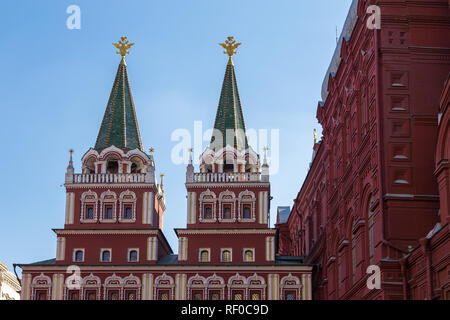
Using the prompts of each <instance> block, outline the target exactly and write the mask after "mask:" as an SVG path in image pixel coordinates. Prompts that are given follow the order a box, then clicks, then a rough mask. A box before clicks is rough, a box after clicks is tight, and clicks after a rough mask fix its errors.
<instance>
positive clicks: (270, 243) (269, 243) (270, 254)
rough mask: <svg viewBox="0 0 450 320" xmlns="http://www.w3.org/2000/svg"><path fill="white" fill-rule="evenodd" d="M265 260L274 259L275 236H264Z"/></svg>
mask: <svg viewBox="0 0 450 320" xmlns="http://www.w3.org/2000/svg"><path fill="white" fill-rule="evenodd" d="M266 261H275V237H266Z"/></svg>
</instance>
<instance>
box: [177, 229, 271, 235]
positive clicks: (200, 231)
mask: <svg viewBox="0 0 450 320" xmlns="http://www.w3.org/2000/svg"><path fill="white" fill-rule="evenodd" d="M276 232H277V231H276V229H184V230H180V229H177V230H176V233H177V234H179V235H189V234H266V235H267V234H268V235H275V234H276Z"/></svg>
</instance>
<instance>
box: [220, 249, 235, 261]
mask: <svg viewBox="0 0 450 320" xmlns="http://www.w3.org/2000/svg"><path fill="white" fill-rule="evenodd" d="M232 252H233V251H232V249H231V248H227V249H220V261H221V262H231V261H233V257H232Z"/></svg>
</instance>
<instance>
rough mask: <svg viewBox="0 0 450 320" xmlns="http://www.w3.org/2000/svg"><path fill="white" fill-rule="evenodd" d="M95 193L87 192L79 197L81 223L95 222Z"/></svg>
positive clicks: (96, 197)
mask: <svg viewBox="0 0 450 320" xmlns="http://www.w3.org/2000/svg"><path fill="white" fill-rule="evenodd" d="M97 202H98V196H97V193H95V192H93V191H91V190H89V191H86V192H83V194H82V195H81V214H80V221H81V222H83V223H95V222H97Z"/></svg>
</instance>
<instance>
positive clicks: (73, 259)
mask: <svg viewBox="0 0 450 320" xmlns="http://www.w3.org/2000/svg"><path fill="white" fill-rule="evenodd" d="M77 251H82V252H83V259H82V260H81V261H77V260H76V253H77ZM84 258H85V252H84V248H74V249H73V250H72V262H84Z"/></svg>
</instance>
